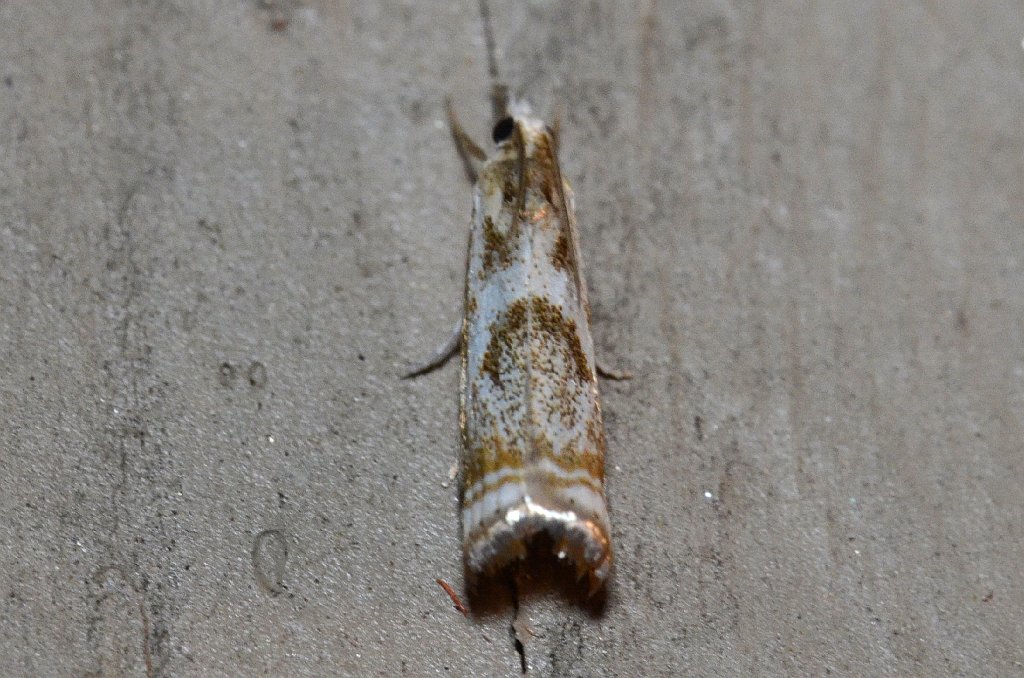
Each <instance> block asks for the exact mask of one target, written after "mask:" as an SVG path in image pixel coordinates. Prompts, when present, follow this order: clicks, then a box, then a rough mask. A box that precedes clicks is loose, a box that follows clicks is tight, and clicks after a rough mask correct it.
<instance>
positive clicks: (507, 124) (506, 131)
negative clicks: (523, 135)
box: [491, 118, 516, 144]
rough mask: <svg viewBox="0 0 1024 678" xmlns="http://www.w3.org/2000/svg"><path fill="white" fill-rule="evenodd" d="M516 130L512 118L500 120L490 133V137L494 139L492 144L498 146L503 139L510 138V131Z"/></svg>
mask: <svg viewBox="0 0 1024 678" xmlns="http://www.w3.org/2000/svg"><path fill="white" fill-rule="evenodd" d="M515 128H516V123H515V120H513V119H512V118H502V119H501V120H499V121H498V124H497V125H495V126H494V131H493V132H492V133H491V137H493V138H494V143H496V144H500V143H501V142H502V141H504V140H505V139H508V138H509V137H510V136H512V130H514V129H515Z"/></svg>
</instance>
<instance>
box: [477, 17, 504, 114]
mask: <svg viewBox="0 0 1024 678" xmlns="http://www.w3.org/2000/svg"><path fill="white" fill-rule="evenodd" d="M480 19H481V20H482V21H483V25H484V44H485V45H486V46H487V75H489V76H490V78H491V116H492V117H493V118H494V120H493V121H492V122H494V123H497V122H498V121H499V120H501V119H502V118H504V117H505V116H506V115H508V85H506V84H505V83H503V82H502V81H501V78H500V76H499V75H498V58H497V57H496V56H495V51H496V50H495V48H494V29H493V28H492V27H491V8H490V7H489V6H488V4H487V0H480Z"/></svg>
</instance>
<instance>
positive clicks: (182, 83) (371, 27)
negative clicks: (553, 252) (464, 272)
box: [0, 0, 1024, 676]
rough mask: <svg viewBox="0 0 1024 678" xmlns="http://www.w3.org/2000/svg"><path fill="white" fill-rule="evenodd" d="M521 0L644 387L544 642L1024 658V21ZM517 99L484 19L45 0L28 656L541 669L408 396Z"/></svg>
mask: <svg viewBox="0 0 1024 678" xmlns="http://www.w3.org/2000/svg"><path fill="white" fill-rule="evenodd" d="M494 4H495V7H494V9H493V14H494V26H495V33H496V36H497V43H498V47H499V58H500V61H501V65H502V67H503V68H504V69H505V71H506V74H507V76H508V78H509V79H510V80H511V81H512V82H513V83H515V84H516V85H517V86H518V88H519V91H520V93H523V94H525V95H527V96H528V97H529V98H530V99H531V100H532V101H533V102H534V103H535V107H536V108H537V109H538V110H541V111H547V112H550V111H553V110H555V109H556V108H557V107H559V106H561V107H562V108H563V110H564V116H563V117H564V121H563V129H564V141H563V153H562V155H563V162H564V164H565V171H566V174H567V176H568V177H569V178H570V179H571V180H572V181H573V183H574V184H575V187H576V192H577V197H578V202H579V213H580V220H581V224H582V228H583V235H584V243H583V247H584V252H585V256H586V257H587V266H588V273H589V278H590V284H591V290H592V299H593V301H594V304H595V328H594V329H595V337H596V341H597V345H598V350H599V352H600V353H601V354H602V355H603V356H604V358H605V360H606V361H607V362H609V363H611V364H615V365H618V366H622V367H627V368H630V369H632V370H634V371H635V372H636V373H637V377H636V379H634V380H633V381H630V382H625V383H605V384H604V386H603V389H604V399H605V409H606V412H607V427H608V436H609V447H610V459H609V498H610V503H611V507H612V511H613V520H614V523H615V540H616V546H617V553H618V562H617V570H616V572H615V582H614V587H613V589H612V590H611V594H610V597H609V600H608V603H607V606H606V609H605V611H604V613H603V614H601V615H598V616H592V615H590V614H587V613H586V612H585V611H583V610H580V609H579V608H578V607H576V606H574V605H572V604H570V603H567V602H566V601H565V600H564V599H563V598H562V597H560V596H558V595H546V594H545V595H536V596H533V597H526V598H524V600H523V601H522V607H521V610H520V618H519V622H520V623H519V624H518V627H517V628H518V633H519V637H520V638H521V639H523V640H524V641H525V655H526V659H527V662H528V665H529V669H530V671H531V672H532V673H534V674H536V675H553V676H599V675H609V676H612V675H616V676H636V675H652V676H669V675H826V674H832V675H851V676H866V675H871V676H885V675H893V676H894V675H921V676H935V675H970V676H983V675H1022V674H1024V650H1022V647H1021V639H1022V638H1024V583H1022V569H1024V568H1022V565H1021V563H1022V562H1024V527H1022V525H1024V499H1022V495H1024V492H1022V490H1024V456H1022V439H1024V415H1022V412H1024V410H1022V408H1024V321H1022V318H1024V296H1022V294H1021V293H1022V290H1024V219H1022V215H1024V198H1022V194H1024V192H1022V188H1024V184H1022V177H1024V127H1022V124H1021V121H1022V120H1024V103H1022V102H1024V78H1022V76H1024V50H1022V48H1021V38H1022V36H1024V6H1022V5H1021V4H1020V2H1019V1H1017V0H1004V1H1002V2H998V1H997V2H987V3H953V2H945V3H940V2H907V3H890V2H886V1H884V0H869V1H867V2H859V3H850V2H840V1H838V0H820V1H818V2H791V1H789V2H777V3H776V2H773V3H766V2H760V1H759V2H729V1H726V0H695V1H694V2H685V3H683V2H669V1H667V0H661V1H660V2H655V1H649V2H641V3H618V2H613V1H612V0H594V1H591V2H584V1H582V0H579V1H573V2H566V3H560V2H541V1H539V0H534V1H532V2H528V3H515V4H512V3H501V4H499V3H497V2H495V3H494ZM634 4H635V5H637V6H634ZM486 90H487V82H486V78H485V64H484V55H483V42H482V37H481V31H480V21H479V17H478V13H477V7H476V3H475V2H473V1H472V0H463V1H460V2H446V3H439V2H412V1H411V0H407V1H405V2H393V3H392V2H388V3H372V2H334V1H332V2H327V1H321V2H313V1H310V2H298V1H294V0H276V2H266V1H265V2H241V1H231V0H229V1H227V2H200V1H198V0H196V1H194V2H187V1H185V0H175V1H161V2H157V1H156V0H148V1H147V0H142V1H138V2H134V1H133V2H129V1H127V0H97V1H96V2H88V3H86V2H70V1H65V2H57V1H55V0H49V1H46V0H40V1H38V2H26V1H22V2H3V3H0V252H2V261H3V265H2V268H0V423H2V427H0V447H2V456H0V518H2V520H0V599H2V606H3V609H2V616H0V619H2V621H0V674H2V675H4V676H28V675H46V676H115V675H175V676H178V675H181V676H188V675H193V676H199V675H208V676H216V675H224V676H229V675H231V676H234V675H275V676H316V675H322V676H326V675H351V676H364V675H366V676H368V675H380V676H390V675H399V674H407V675H479V676H490V675H495V676H502V675H515V674H517V673H518V672H519V669H520V660H519V656H518V655H517V653H516V650H515V648H514V646H513V638H512V636H511V634H510V631H509V627H510V622H511V619H512V611H511V610H510V609H509V610H505V611H502V610H497V611H494V612H491V613H488V614H482V615H479V616H478V617H476V618H470V619H467V618H464V617H462V616H461V615H459V614H458V613H456V612H455V611H454V610H453V609H452V607H451V605H450V603H449V600H448V599H447V597H446V596H445V595H444V593H443V592H442V591H441V589H440V588H439V587H438V586H437V585H436V584H435V583H434V579H435V578H438V577H440V578H444V579H446V580H447V581H449V582H451V583H452V584H453V585H455V586H456V587H457V588H460V587H461V583H462V574H461V562H460V551H459V541H458V519H457V513H456V509H457V502H456V490H455V487H454V486H453V484H452V482H451V480H450V478H449V469H451V468H452V466H453V464H454V463H455V460H456V455H457V450H456V442H457V437H456V388H457V379H458V377H457V370H456V369H455V368H454V366H449V367H448V368H447V369H445V370H442V371H440V372H436V373H434V374H431V375H429V376H426V377H423V378H421V379H419V380H416V381H412V382H402V381H399V380H398V379H396V377H395V375H396V373H398V372H399V370H400V369H401V368H402V367H404V366H406V365H407V364H408V363H409V362H410V361H412V360H414V359H415V358H418V357H421V356H422V355H424V354H425V353H426V352H429V350H430V349H432V348H433V347H434V346H435V345H437V344H438V343H439V342H440V341H441V340H442V339H443V337H444V335H445V333H446V332H447V331H448V328H449V327H450V325H451V323H452V321H453V320H454V318H455V314H456V313H457V306H458V299H459V295H460V293H461V292H460V290H461V284H462V283H461V281H460V275H461V267H462V251H463V247H464V242H465V237H466V224H467V219H468V207H469V202H468V201H469V188H468V187H467V186H466V185H465V184H464V183H463V181H462V175H461V169H460V166H459V164H458V160H457V158H456V156H455V154H454V152H453V150H452V148H451V144H450V141H449V138H448V136H447V133H446V131H445V129H444V126H443V124H442V118H443V113H442V100H443V96H444V95H445V94H451V95H452V96H453V98H454V100H455V101H456V102H457V104H458V107H459V110H460V112H461V114H462V118H463V120H464V122H465V123H466V124H467V127H468V128H469V129H470V130H471V131H472V132H473V133H474V134H475V135H476V136H478V137H484V136H485V135H486V134H487V129H486V120H487V119H488V111H487V102H486V99H485V95H486Z"/></svg>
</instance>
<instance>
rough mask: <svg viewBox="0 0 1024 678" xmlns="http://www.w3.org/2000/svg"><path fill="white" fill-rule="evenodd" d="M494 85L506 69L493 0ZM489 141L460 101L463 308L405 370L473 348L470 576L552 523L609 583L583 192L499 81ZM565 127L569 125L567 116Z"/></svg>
mask: <svg viewBox="0 0 1024 678" xmlns="http://www.w3.org/2000/svg"><path fill="white" fill-rule="evenodd" d="M481 7H482V10H484V12H485V14H484V21H485V37H486V38H487V42H488V56H489V65H490V73H491V78H492V83H493V82H495V80H496V77H497V68H496V66H495V61H494V56H493V55H494V50H493V39H492V37H491V35H490V32H489V25H488V17H487V14H486V5H485V4H484V3H482V4H481ZM492 105H493V110H494V118H495V123H494V127H493V133H492V138H493V140H494V146H493V148H492V150H491V152H490V153H486V152H485V151H484V150H483V149H482V148H481V147H480V146H479V145H477V144H476V143H475V142H473V140H472V139H471V138H470V137H469V135H468V134H467V133H466V132H465V131H464V130H463V129H462V127H461V126H460V125H459V123H458V121H457V120H456V118H455V115H454V112H453V110H452V107H451V105H450V103H449V104H448V106H447V110H448V120H449V124H450V127H451V132H452V137H453V139H454V141H455V145H456V148H457V149H458V151H459V155H460V156H461V158H462V161H463V164H464V166H465V169H466V173H467V175H468V176H469V179H470V181H471V182H472V183H473V185H474V186H473V212H472V224H471V228H470V235H469V251H468V256H467V265H466V288H465V298H464V306H463V318H462V321H461V323H459V324H458V325H457V326H456V330H455V332H454V333H453V335H452V338H451V339H450V340H449V342H448V343H447V344H446V345H445V346H444V347H443V348H442V349H441V350H440V351H438V353H437V354H436V355H435V356H434V357H433V358H432V359H431V360H429V361H428V362H426V363H425V364H424V365H422V366H421V367H418V368H417V369H415V370H412V371H411V372H409V374H407V375H406V376H415V375H418V374H422V373H424V372H427V371H429V370H432V369H434V368H435V367H438V366H440V365H441V364H443V363H444V362H445V361H446V360H447V359H448V358H449V357H450V356H451V355H454V353H455V351H456V350H458V349H459V348H460V347H461V353H462V379H461V398H460V412H459V426H460V429H461V433H462V458H461V474H460V476H461V482H460V487H461V500H462V538H463V552H464V562H465V566H466V572H467V575H468V578H469V579H470V583H471V584H472V581H473V580H474V579H475V578H476V577H478V576H479V575H485V576H493V575H496V574H498V573H499V572H500V571H502V570H504V569H505V568H506V567H507V566H509V565H510V564H512V563H513V562H515V561H517V560H520V559H523V558H525V557H526V555H527V553H528V550H529V547H530V546H531V542H533V541H534V539H533V538H534V537H535V536H537V535H539V534H541V533H544V534H546V535H547V540H546V543H550V544H551V545H552V546H553V549H554V554H555V555H556V556H557V558H558V559H559V560H568V561H569V562H570V563H571V564H572V565H573V566H575V570H576V574H577V576H578V577H579V578H582V577H584V576H585V577H587V578H588V582H587V584H588V591H589V593H590V594H593V593H596V592H597V591H599V590H601V589H602V588H603V587H604V584H605V582H606V581H607V580H608V576H609V573H610V571H611V567H612V544H611V527H610V524H609V519H608V508H607V505H606V502H605V489H604V478H605V474H604V465H605V433H604V423H603V420H602V417H601V402H600V398H599V396H598V387H597V375H598V372H599V371H600V372H601V374H602V375H603V376H607V377H610V378H625V377H627V376H628V375H625V374H621V373H615V372H611V371H608V370H604V369H601V368H599V367H598V364H597V361H596V359H595V357H594V342H593V339H592V338H591V335H590V303H589V302H588V300H587V286H586V283H585V281H584V279H583V273H582V270H581V257H580V245H579V230H578V228H577V223H576V214H575V208H574V204H573V194H572V190H571V189H570V187H569V185H568V183H567V182H566V181H565V179H564V178H563V176H562V171H561V168H560V166H559V163H558V134H557V132H556V131H555V129H552V128H551V127H549V126H547V125H545V124H544V122H543V121H542V120H540V119H539V118H537V117H535V116H534V115H533V114H532V113H531V111H530V109H529V106H528V105H526V104H525V103H523V102H513V103H511V104H509V102H508V96H507V90H506V88H505V87H503V86H501V85H497V84H494V85H492ZM556 127H557V125H556Z"/></svg>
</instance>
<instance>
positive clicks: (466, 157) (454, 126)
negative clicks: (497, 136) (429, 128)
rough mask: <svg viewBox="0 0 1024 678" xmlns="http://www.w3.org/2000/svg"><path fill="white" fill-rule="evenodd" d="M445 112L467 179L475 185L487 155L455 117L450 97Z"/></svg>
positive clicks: (445, 102) (445, 105)
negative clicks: (480, 164) (480, 167)
mask: <svg viewBox="0 0 1024 678" xmlns="http://www.w3.org/2000/svg"><path fill="white" fill-rule="evenodd" d="M444 110H445V112H446V113H447V114H448V129H449V130H451V133H452V141H454V142H455V150H457V151H458V152H459V159H460V160H462V168H463V169H464V170H466V178H467V179H469V183H471V184H475V183H476V177H477V174H479V163H482V162H483V161H484V160H486V159H487V154H486V153H484V149H482V148H480V147H479V146H478V145H477V143H476V142H475V141H473V139H472V138H471V137H470V136H469V135H468V134H467V133H466V130H464V129H462V125H460V124H459V119H458V118H457V117H456V116H455V107H454V106H452V100H451V99H450V98H448V97H445V99H444ZM474 161H476V162H474Z"/></svg>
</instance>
